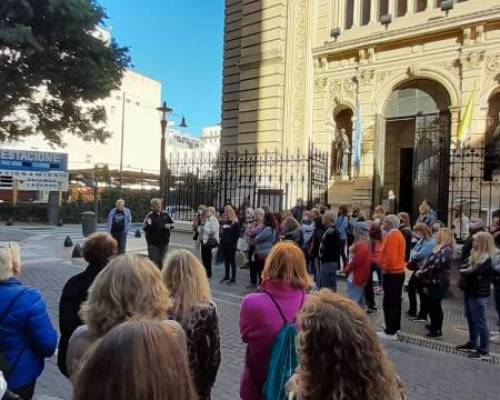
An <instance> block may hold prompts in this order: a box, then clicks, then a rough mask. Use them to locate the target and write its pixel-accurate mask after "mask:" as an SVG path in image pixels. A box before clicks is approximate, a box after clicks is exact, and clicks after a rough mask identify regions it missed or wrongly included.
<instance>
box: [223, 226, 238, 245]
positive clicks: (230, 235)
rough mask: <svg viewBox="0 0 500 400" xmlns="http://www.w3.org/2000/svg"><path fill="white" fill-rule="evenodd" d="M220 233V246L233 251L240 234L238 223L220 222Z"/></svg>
mask: <svg viewBox="0 0 500 400" xmlns="http://www.w3.org/2000/svg"><path fill="white" fill-rule="evenodd" d="M225 226H226V228H224V227H225ZM220 231H221V235H220V244H221V246H224V247H228V248H234V249H235V248H236V245H237V244H238V239H239V237H240V233H241V229H240V224H239V222H233V223H231V222H221V224H220Z"/></svg>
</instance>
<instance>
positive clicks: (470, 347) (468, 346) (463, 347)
mask: <svg viewBox="0 0 500 400" xmlns="http://www.w3.org/2000/svg"><path fill="white" fill-rule="evenodd" d="M455 350H458V351H476V346H474V345H473V344H472V343H471V342H467V343H465V344H462V345H460V346H457V347H455Z"/></svg>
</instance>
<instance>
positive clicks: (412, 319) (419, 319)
mask: <svg viewBox="0 0 500 400" xmlns="http://www.w3.org/2000/svg"><path fill="white" fill-rule="evenodd" d="M410 321H412V322H427V320H426V319H423V318H420V317H414V318H410Z"/></svg>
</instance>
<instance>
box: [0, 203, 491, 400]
mask: <svg viewBox="0 0 500 400" xmlns="http://www.w3.org/2000/svg"><path fill="white" fill-rule="evenodd" d="M151 204H152V212H151V213H149V214H148V215H147V217H146V219H145V221H144V230H145V232H146V240H147V242H148V257H145V256H141V255H134V254H129V253H126V252H125V249H126V235H125V239H123V238H124V235H122V234H121V233H123V231H124V230H127V229H128V227H129V225H127V224H129V222H127V221H129V220H130V216H129V213H128V212H127V211H126V207H124V204H123V203H122V202H117V207H116V209H115V210H114V211H113V213H112V214H110V215H111V217H110V220H109V224H108V231H109V233H105V232H102V233H96V234H93V235H91V236H89V237H88V238H87V239H86V240H85V242H84V245H83V256H84V259H85V260H86V262H87V263H88V265H87V267H86V268H85V270H84V271H83V272H81V273H79V274H77V275H75V276H73V277H72V278H71V279H69V280H68V282H67V283H66V284H65V286H64V287H63V288H62V295H61V298H60V304H59V330H60V338H59V340H58V333H57V330H56V329H55V328H54V326H53V325H52V323H51V320H50V317H49V313H48V309H47V304H46V302H45V300H44V299H43V296H42V295H41V293H40V291H38V290H37V289H35V288H32V287H29V286H27V285H24V284H23V283H21V281H20V280H19V274H20V272H21V270H22V266H21V257H20V248H19V246H18V245H17V244H15V243H12V242H7V243H1V244H0V367H1V368H0V369H1V371H2V373H1V374H0V381H1V380H2V379H3V378H2V375H3V377H4V378H5V380H6V381H7V384H8V392H7V394H5V396H8V397H5V399H7V398H8V399H23V400H26V399H31V398H32V397H33V394H34V391H35V385H36V381H37V379H38V377H39V376H40V374H41V373H42V371H43V368H44V360H45V359H46V358H47V357H50V356H52V355H53V354H54V352H55V351H56V348H58V366H59V369H60V371H61V373H62V374H64V375H65V376H66V377H67V378H68V379H70V381H71V383H72V385H73V388H74V391H73V393H74V394H73V398H74V399H78V400H83V399H96V400H101V399H102V400H104V399H110V398H113V399H117V400H125V399H137V400H139V399H158V400H160V399H162V400H164V399H181V400H184V399H186V400H194V399H210V398H211V392H212V388H213V385H214V383H215V381H216V378H217V374H218V370H219V366H220V364H221V348H220V341H221V337H220V331H219V318H218V313H217V307H216V305H215V303H214V301H213V299H212V295H211V289H210V279H211V278H212V264H213V263H214V259H215V258H216V257H217V256H216V254H215V253H216V251H217V253H219V256H220V258H221V260H222V261H223V262H224V267H225V275H224V277H223V279H222V280H221V283H223V284H228V285H232V284H234V283H235V282H236V280H237V278H238V277H237V272H238V275H241V270H240V268H237V267H240V266H241V265H238V263H237V258H238V259H239V261H240V263H239V264H244V265H243V266H244V268H247V267H248V270H249V277H248V278H247V279H249V286H248V288H249V289H250V290H251V291H252V293H250V294H248V295H247V296H246V297H245V298H244V299H243V301H242V303H241V310H240V333H241V339H242V341H243V342H244V343H245V345H246V356H245V362H244V365H242V377H241V385H240V392H239V396H240V398H241V399H243V400H260V399H264V400H268V399H273V400H275V399H285V398H287V399H294V400H316V399H318V400H319V399H326V398H331V399H338V400H340V399H343V400H360V399H368V400H379V399H387V400H400V399H405V398H406V394H405V390H404V387H403V385H402V382H401V380H400V379H399V377H398V375H397V374H396V372H395V369H394V366H393V365H392V363H391V362H390V360H389V359H388V357H387V355H386V353H385V350H384V349H383V346H382V342H381V340H380V339H383V340H395V339H397V338H398V331H399V330H400V328H401V318H402V315H401V314H402V310H401V306H402V301H401V300H402V295H403V287H404V285H405V281H407V287H408V299H409V304H410V306H409V309H408V310H407V312H406V315H407V317H408V318H410V319H411V320H412V321H415V322H416V323H417V322H419V321H422V322H425V321H429V324H428V325H427V329H428V335H427V336H428V337H429V338H439V337H441V336H442V332H443V310H442V305H441V303H442V300H443V298H444V297H445V296H446V294H447V292H448V287H449V284H450V270H451V268H452V265H453V260H456V259H457V257H458V254H457V249H456V247H455V239H456V235H454V232H453V230H450V229H448V228H446V227H444V226H443V225H442V224H441V223H440V222H439V221H438V220H437V216H436V213H434V211H433V210H432V208H431V207H430V205H429V204H428V203H427V202H424V203H423V204H422V206H421V207H420V216H419V217H418V220H417V221H416V224H415V226H413V227H412V226H411V224H410V217H409V215H408V214H405V213H400V214H399V215H395V214H390V213H386V211H385V210H384V209H383V207H381V206H378V207H376V208H375V209H374V212H373V214H372V215H370V216H369V217H368V216H365V215H364V214H363V212H362V210H360V209H353V210H349V209H348V208H347V207H339V211H338V212H334V211H333V210H331V209H328V208H326V207H319V206H318V207H313V208H311V209H307V208H306V207H304V205H303V203H302V202H300V201H299V202H298V203H297V205H296V206H295V207H294V208H293V209H292V210H290V211H289V212H284V213H282V214H276V213H273V212H271V210H270V209H267V208H258V209H256V210H252V209H250V208H248V207H245V208H240V209H235V207H233V206H231V205H230V204H228V205H226V206H225V207H224V209H223V210H221V212H220V213H217V212H216V210H215V209H214V208H213V207H200V210H199V212H198V213H197V214H196V217H195V221H194V223H193V228H194V232H193V234H194V236H193V239H194V240H195V241H196V243H198V244H199V247H200V253H201V262H200V261H199V259H198V257H197V256H196V255H195V254H194V253H193V252H190V251H188V250H175V251H171V252H169V253H168V254H167V248H168V238H169V234H170V230H171V229H172V224H173V221H172V219H171V218H170V216H169V215H168V214H167V213H165V212H164V211H162V208H161V202H160V201H159V200H157V199H153V201H152V203H151ZM218 214H219V215H218ZM468 227H469V230H470V234H469V235H468V236H466V237H465V238H464V240H465V242H464V244H463V247H462V251H461V254H460V257H461V261H462V263H461V268H460V270H459V274H460V283H459V286H460V288H461V289H462V290H463V292H464V306H465V315H466V317H467V321H468V326H469V334H470V335H469V336H470V340H469V341H468V342H467V343H465V344H464V345H461V346H458V347H457V348H458V349H459V350H461V351H467V352H469V353H470V356H471V357H472V358H476V359H487V358H488V357H489V343H490V341H492V342H495V343H500V334H497V335H492V336H490V329H489V326H488V320H487V303H488V298H489V297H490V296H491V286H492V285H493V286H494V293H495V300H496V309H497V311H498V314H499V315H498V317H499V329H500V270H499V263H498V255H497V249H498V247H500V211H495V213H494V214H493V222H492V224H491V228H490V231H487V230H486V228H485V226H484V223H483V221H481V220H480V219H471V220H470V221H469V224H468ZM120 240H121V241H122V242H120ZM124 240H125V242H123V241H124ZM123 253H125V254H123ZM237 255H238V257H237ZM242 260H243V261H244V262H242ZM244 270H245V269H243V271H244ZM339 276H342V277H345V279H346V281H347V296H345V297H344V296H341V295H339V294H336V293H335V292H336V291H337V287H338V282H337V280H338V278H339ZM239 278H240V279H241V276H240V277H239ZM407 278H409V279H407ZM376 295H381V296H383V300H382V308H383V313H384V319H385V327H384V330H383V331H380V332H376V330H375V328H374V327H373V325H372V324H371V323H370V321H369V319H368V317H367V314H368V313H372V312H376V311H377V303H376V302H375V298H376V297H375V296H376ZM295 336H297V338H298V340H297V345H295ZM285 355H286V357H285ZM285 366H286V367H287V368H285ZM1 387H2V386H1V385H0V388H1ZM0 390H1V389H0ZM0 394H1V391H0ZM0 398H2V396H1V395H0ZM235 398H237V394H235Z"/></svg>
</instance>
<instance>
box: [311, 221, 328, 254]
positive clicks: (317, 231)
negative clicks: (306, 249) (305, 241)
mask: <svg viewBox="0 0 500 400" xmlns="http://www.w3.org/2000/svg"><path fill="white" fill-rule="evenodd" d="M324 233H325V226H324V225H323V221H322V219H321V217H319V218H316V219H315V220H314V233H313V236H312V238H311V241H312V243H310V244H309V246H310V249H311V252H310V254H309V255H310V256H311V257H312V258H316V257H318V255H319V246H320V244H321V241H322V240H323V235H324Z"/></svg>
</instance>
